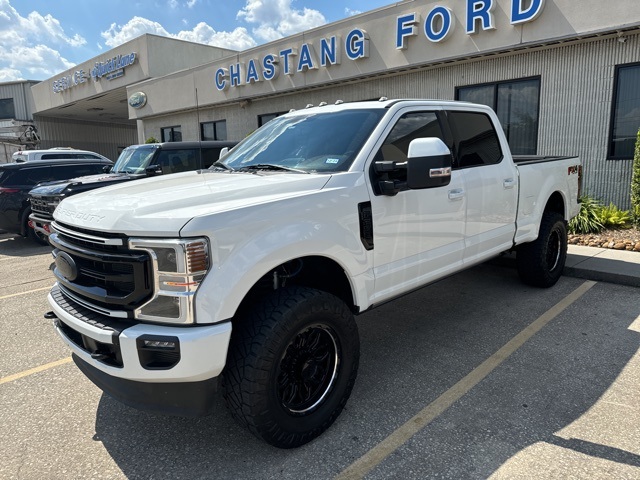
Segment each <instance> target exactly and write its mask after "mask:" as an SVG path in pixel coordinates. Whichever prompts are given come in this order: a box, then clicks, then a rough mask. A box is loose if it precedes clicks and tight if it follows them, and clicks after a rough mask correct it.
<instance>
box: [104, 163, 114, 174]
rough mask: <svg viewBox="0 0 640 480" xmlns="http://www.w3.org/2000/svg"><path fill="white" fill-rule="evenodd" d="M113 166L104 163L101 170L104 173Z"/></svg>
mask: <svg viewBox="0 0 640 480" xmlns="http://www.w3.org/2000/svg"><path fill="white" fill-rule="evenodd" d="M112 168H113V167H112V166H111V165H105V166H104V167H102V171H103V172H104V173H109V172H110V171H111V169H112Z"/></svg>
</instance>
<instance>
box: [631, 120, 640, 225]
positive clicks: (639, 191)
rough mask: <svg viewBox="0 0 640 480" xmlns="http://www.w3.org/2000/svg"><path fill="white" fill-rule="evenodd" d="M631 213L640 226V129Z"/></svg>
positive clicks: (634, 163)
mask: <svg viewBox="0 0 640 480" xmlns="http://www.w3.org/2000/svg"><path fill="white" fill-rule="evenodd" d="M631 213H632V215H633V224H634V225H635V226H636V227H640V130H638V136H637V138H636V149H635V152H634V155H633V175H632V176H631Z"/></svg>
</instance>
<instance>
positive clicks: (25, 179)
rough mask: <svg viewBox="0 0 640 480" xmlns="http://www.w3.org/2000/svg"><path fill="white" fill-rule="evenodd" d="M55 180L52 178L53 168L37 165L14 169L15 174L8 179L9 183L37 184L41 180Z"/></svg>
mask: <svg viewBox="0 0 640 480" xmlns="http://www.w3.org/2000/svg"><path fill="white" fill-rule="evenodd" d="M49 180H55V179H54V178H51V168H50V167H49V166H46V167H35V168H23V169H20V170H14V171H13V174H12V175H11V176H10V177H9V178H8V179H7V182H6V184H7V185H35V184H36V183H40V182H47V181H49Z"/></svg>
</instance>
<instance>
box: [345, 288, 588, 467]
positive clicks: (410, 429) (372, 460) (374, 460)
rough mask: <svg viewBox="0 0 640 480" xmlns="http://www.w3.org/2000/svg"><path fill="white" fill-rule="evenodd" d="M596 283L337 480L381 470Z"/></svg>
mask: <svg viewBox="0 0 640 480" xmlns="http://www.w3.org/2000/svg"><path fill="white" fill-rule="evenodd" d="M595 284H596V282H591V281H587V282H584V283H583V284H582V285H580V286H579V287H578V288H577V289H575V290H574V291H573V292H572V293H570V294H569V295H567V296H566V297H565V298H564V299H562V300H561V301H560V302H558V303H557V304H556V305H555V306H553V307H552V308H551V309H549V310H548V311H547V312H545V313H544V314H543V315H542V316H540V317H539V318H538V319H537V320H535V321H534V322H533V323H531V324H530V325H529V326H528V327H527V328H525V329H524V330H522V331H521V332H520V333H519V334H517V335H516V336H515V337H513V338H512V339H511V340H510V341H509V342H507V343H506V344H505V345H504V346H503V347H502V348H501V349H500V350H498V351H497V352H496V353H494V354H493V355H491V356H490V357H489V358H488V359H487V360H485V361H484V362H483V363H481V364H480V365H479V366H478V367H476V368H475V369H474V370H473V371H472V372H471V373H469V374H468V375H467V376H466V377H464V378H463V379H462V380H460V381H459V382H458V383H456V384H455V385H454V386H453V387H451V388H450V389H449V390H447V391H446V392H444V393H443V394H442V395H440V397H438V398H437V399H436V400H435V401H434V402H432V403H430V404H429V405H427V406H426V407H425V408H424V409H422V410H421V411H420V412H418V414H417V415H415V416H414V417H413V418H412V419H410V420H409V421H408V422H406V423H405V424H404V425H402V426H401V427H399V428H398V429H397V430H395V431H394V432H393V433H392V434H391V435H389V436H388V437H387V438H385V439H384V440H383V441H382V442H380V443H379V444H378V445H376V446H375V447H373V448H372V449H371V450H369V451H368V452H367V453H365V454H364V455H363V456H362V457H360V458H359V459H358V460H356V461H355V462H353V463H352V464H351V465H349V466H348V467H347V468H346V469H345V470H343V471H342V473H340V474H339V475H338V476H337V477H336V480H347V479H348V480H351V479H360V478H363V477H364V476H365V475H366V474H367V473H369V472H370V471H371V470H373V469H374V468H375V467H377V466H378V465H379V464H380V463H382V462H383V461H384V459H385V458H387V457H388V456H389V455H391V454H392V453H393V452H394V451H396V450H397V449H398V448H400V447H401V446H402V445H404V444H405V443H406V442H407V441H408V440H409V439H410V438H411V437H413V436H414V435H415V434H416V433H418V432H419V431H420V430H422V429H423V428H424V427H426V426H427V425H429V424H430V423H431V422H432V421H433V420H434V419H436V418H437V417H438V416H439V415H440V414H442V413H443V412H444V411H445V410H447V409H448V408H449V407H450V406H451V405H453V404H454V403H455V402H456V401H458V400H460V398H462V397H463V396H464V395H466V394H467V393H468V392H469V391H470V390H471V389H472V388H473V387H475V386H476V385H478V383H480V382H481V381H482V380H483V379H484V378H485V377H486V376H487V375H489V374H490V373H491V372H492V371H493V370H495V369H496V367H498V366H499V365H500V364H501V363H502V362H504V361H505V360H506V359H507V358H509V357H510V356H511V354H513V353H514V352H515V351H516V350H518V349H519V348H520V347H521V346H522V345H524V343H525V342H526V341H527V340H529V339H530V338H531V337H532V336H534V335H535V334H536V333H538V332H539V331H540V330H541V329H542V328H543V327H544V326H545V325H547V324H548V323H549V322H550V321H551V320H553V319H554V318H556V317H557V316H558V315H560V313H562V312H563V311H564V310H565V309H566V308H567V307H569V306H570V305H571V304H572V303H574V302H575V301H576V300H578V299H579V298H580V297H582V295H584V294H585V293H586V292H587V291H589V289H590V288H591V287H593V286H594V285H595Z"/></svg>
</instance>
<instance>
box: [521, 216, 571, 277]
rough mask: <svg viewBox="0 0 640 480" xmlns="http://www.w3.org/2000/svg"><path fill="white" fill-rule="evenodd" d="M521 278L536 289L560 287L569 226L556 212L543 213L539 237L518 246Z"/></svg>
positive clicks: (565, 257) (565, 258)
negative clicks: (557, 283) (558, 284)
mask: <svg viewBox="0 0 640 480" xmlns="http://www.w3.org/2000/svg"><path fill="white" fill-rule="evenodd" d="M516 258H517V264H518V274H519V275H520V279H521V280H522V281H523V282H524V283H527V284H529V285H533V286H535V287H545V288H546V287H551V286H553V285H555V284H556V282H557V281H558V279H559V278H560V276H561V275H562V270H563V269H564V264H565V262H566V260H567V224H566V222H565V221H564V218H563V217H562V215H560V214H559V213H556V212H547V213H545V214H543V216H542V221H541V222H540V231H539V233H538V238H537V239H536V240H534V241H533V242H530V243H526V244H523V245H521V246H520V247H518V253H517V256H516Z"/></svg>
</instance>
